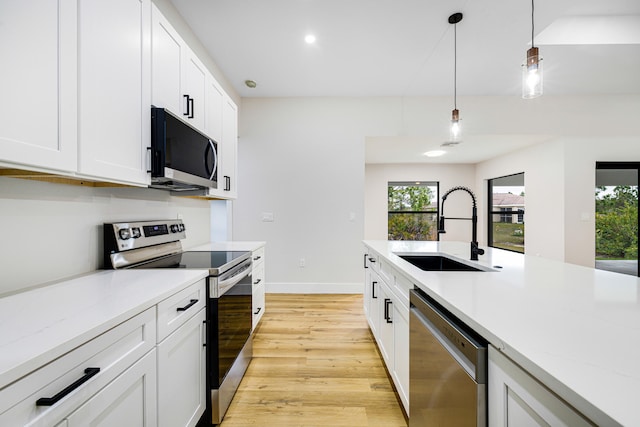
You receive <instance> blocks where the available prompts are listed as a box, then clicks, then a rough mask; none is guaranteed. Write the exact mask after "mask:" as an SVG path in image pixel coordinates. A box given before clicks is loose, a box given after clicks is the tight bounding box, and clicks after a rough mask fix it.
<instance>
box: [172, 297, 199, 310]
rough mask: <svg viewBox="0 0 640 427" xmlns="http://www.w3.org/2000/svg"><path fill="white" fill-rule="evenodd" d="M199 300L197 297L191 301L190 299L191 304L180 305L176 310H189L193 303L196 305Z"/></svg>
mask: <svg viewBox="0 0 640 427" xmlns="http://www.w3.org/2000/svg"><path fill="white" fill-rule="evenodd" d="M197 302H198V300H197V299H192V300H191V301H189V304H187V305H185V306H184V307H178V308H177V309H176V311H187V310H189V308H191V306H192V305H194V304H195V303H197Z"/></svg>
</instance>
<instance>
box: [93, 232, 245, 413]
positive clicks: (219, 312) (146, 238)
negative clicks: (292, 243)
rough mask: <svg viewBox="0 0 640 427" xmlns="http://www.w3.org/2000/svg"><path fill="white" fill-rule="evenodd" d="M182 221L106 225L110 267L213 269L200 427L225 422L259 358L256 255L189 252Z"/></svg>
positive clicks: (106, 255) (106, 256)
mask: <svg viewBox="0 0 640 427" xmlns="http://www.w3.org/2000/svg"><path fill="white" fill-rule="evenodd" d="M184 238H186V233H185V225H184V223H183V222H182V220H164V221H136V222H120V223H109V224H104V265H105V268H114V269H120V268H189V269H208V270H209V277H208V278H207V328H206V329H207V343H206V346H207V387H208V388H209V390H210V395H211V399H210V401H209V405H208V407H207V411H206V413H205V415H204V416H203V419H202V420H201V423H200V425H202V424H203V421H204V423H206V424H208V423H209V422H208V419H210V420H211V422H210V423H211V424H219V423H220V422H221V421H222V418H223V417H224V414H225V413H226V411H227V409H228V407H229V404H230V403H231V399H232V398H233V395H234V394H235V392H236V390H237V388H238V385H239V384H240V380H242V377H243V376H244V373H245V371H246V369H247V367H248V365H249V362H250V361H251V357H252V355H253V348H252V340H251V316H252V313H251V303H252V301H251V295H252V288H251V287H252V281H251V262H252V261H251V252H238V251H232V252H228V251H213V252H206V251H183V250H182V243H181V242H180V241H181V239H184Z"/></svg>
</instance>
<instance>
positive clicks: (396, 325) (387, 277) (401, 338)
mask: <svg viewBox="0 0 640 427" xmlns="http://www.w3.org/2000/svg"><path fill="white" fill-rule="evenodd" d="M365 268H366V269H365V284H364V295H363V301H364V302H363V305H364V312H365V316H366V317H367V321H368V322H369V327H370V328H371V332H372V333H373V336H374V337H375V339H376V343H377V345H378V349H379V350H380V354H382V358H383V360H384V363H385V365H386V367H387V371H388V372H389V375H390V376H391V379H392V380H393V384H394V386H395V388H396V391H397V392H398V396H399V397H400V401H401V402H402V405H403V406H404V409H405V411H406V413H407V414H408V413H409V307H408V306H407V304H406V303H405V302H404V301H405V300H406V297H405V296H404V294H402V293H401V292H400V290H399V288H398V287H396V286H395V285H394V283H395V281H396V277H397V276H398V274H397V272H396V271H395V270H394V269H392V268H390V267H389V266H388V265H387V266H385V268H383V267H382V266H381V263H380V259H379V258H378V257H376V256H369V255H365ZM383 270H384V271H383ZM382 274H383V275H384V278H383V276H382ZM388 282H391V283H388Z"/></svg>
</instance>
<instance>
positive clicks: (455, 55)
mask: <svg viewBox="0 0 640 427" xmlns="http://www.w3.org/2000/svg"><path fill="white" fill-rule="evenodd" d="M532 1H533V0H532ZM457 29H458V24H457V23H456V24H453V108H454V109H455V110H457V109H458V104H457V98H458V90H457V86H458V31H457Z"/></svg>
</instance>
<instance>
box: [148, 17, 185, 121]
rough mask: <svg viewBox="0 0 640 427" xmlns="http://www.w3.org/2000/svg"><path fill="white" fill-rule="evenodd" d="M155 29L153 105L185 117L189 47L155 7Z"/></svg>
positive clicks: (153, 43)
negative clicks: (184, 78) (184, 63)
mask: <svg viewBox="0 0 640 427" xmlns="http://www.w3.org/2000/svg"><path fill="white" fill-rule="evenodd" d="M151 25H152V28H151V73H152V77H151V82H152V83H151V85H152V89H151V103H152V104H153V105H154V106H155V107H159V108H166V109H167V110H169V111H171V112H172V113H173V114H175V115H176V116H178V117H182V113H183V111H182V110H183V104H184V102H183V97H182V88H181V85H182V58H183V56H184V49H185V48H186V47H185V43H184V42H183V41H182V38H181V37H180V36H179V35H178V33H177V32H176V31H175V29H174V28H173V27H172V26H171V24H170V23H169V21H167V19H166V18H165V17H164V15H162V13H160V11H159V10H158V8H157V7H156V6H155V5H153V6H152V8H151Z"/></svg>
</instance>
